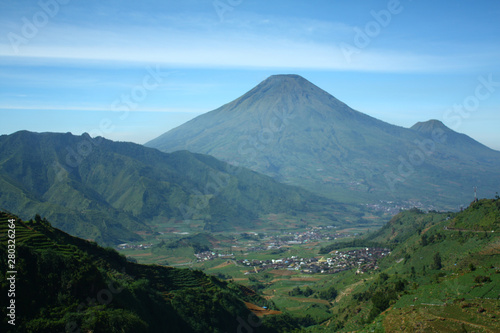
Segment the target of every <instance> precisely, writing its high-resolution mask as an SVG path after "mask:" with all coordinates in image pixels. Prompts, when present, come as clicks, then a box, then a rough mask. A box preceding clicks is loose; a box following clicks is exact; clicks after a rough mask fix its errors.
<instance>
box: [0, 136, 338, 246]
mask: <svg viewBox="0 0 500 333" xmlns="http://www.w3.org/2000/svg"><path fill="white" fill-rule="evenodd" d="M314 204H317V205H319V206H325V207H331V206H332V205H333V206H335V202H333V201H332V200H327V199H324V198H321V197H319V196H317V195H314V194H311V193H310V192H307V191H305V190H303V189H301V188H297V187H292V186H288V185H283V184H281V183H278V182H277V181H275V180H273V179H272V178H270V177H267V176H263V175H259V174H257V173H255V172H253V171H250V170H248V169H245V168H237V167H232V166H230V165H228V164H227V163H224V162H221V161H218V160H217V159H215V158H213V157H211V156H208V155H200V154H193V153H190V152H188V151H178V152H175V153H172V154H166V153H163V152H160V151H158V150H156V149H151V148H146V147H144V146H141V145H137V144H133V143H125V142H113V141H109V140H106V139H104V138H100V137H98V138H91V137H90V136H89V135H88V134H84V135H82V136H74V135H72V134H70V133H67V134H57V133H31V132H27V131H21V132H17V133H14V134H12V135H3V136H0V208H3V209H5V210H7V211H10V212H13V213H17V214H19V215H20V216H21V217H22V218H25V219H29V218H33V217H34V216H35V214H37V213H38V214H41V215H42V216H45V217H47V218H48V219H50V220H51V221H52V223H54V225H55V226H57V227H58V228H61V229H62V230H64V231H66V232H69V233H71V234H73V235H77V236H79V237H83V238H86V239H92V240H95V241H97V242H99V243H100V244H117V243H120V242H128V241H134V240H141V236H140V234H152V233H154V231H155V230H154V229H153V228H152V226H153V225H156V226H161V225H164V224H167V223H170V225H177V226H178V225H182V224H187V225H194V224H196V225H198V226H199V229H200V230H198V231H203V230H204V231H221V230H235V229H244V230H248V229H249V228H253V227H255V223H256V221H257V219H258V218H259V217H261V216H263V215H265V214H270V213H276V214H278V213H285V214H295V213H297V212H308V211H311V208H310V206H311V205H314Z"/></svg>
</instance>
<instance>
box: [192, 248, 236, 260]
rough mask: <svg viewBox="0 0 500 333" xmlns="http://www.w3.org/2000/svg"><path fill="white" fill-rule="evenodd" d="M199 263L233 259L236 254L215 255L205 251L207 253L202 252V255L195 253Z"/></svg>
mask: <svg viewBox="0 0 500 333" xmlns="http://www.w3.org/2000/svg"><path fill="white" fill-rule="evenodd" d="M194 255H195V257H196V259H197V261H198V262H201V261H207V260H213V259H216V258H233V257H234V254H232V253H231V254H221V253H215V252H212V251H205V252H200V253H195V254H194Z"/></svg>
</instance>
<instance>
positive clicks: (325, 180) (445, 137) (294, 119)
mask: <svg viewBox="0 0 500 333" xmlns="http://www.w3.org/2000/svg"><path fill="white" fill-rule="evenodd" d="M435 125H436V124H434V125H432V122H431V123H427V124H426V125H425V124H417V125H415V126H414V127H413V128H411V129H407V128H402V127H398V126H394V125H390V124H388V123H385V122H383V121H380V120H377V119H375V118H372V117H370V116H368V115H365V114H363V113H360V112H358V111H355V110H353V109H351V108H350V107H349V106H347V105H346V104H344V103H342V102H340V101H339V100H337V99H336V98H335V97H333V96H331V95H330V94H328V93H327V92H325V91H324V90H322V89H320V88H318V87H316V86H315V85H313V84H312V83H310V82H309V81H307V80H306V79H304V78H302V77H300V76H298V75H275V76H271V77H269V78H268V79H266V80H265V81H263V82H262V83H260V84H259V85H257V86H256V87H255V88H253V89H252V90H250V91H249V92H247V93H246V94H244V95H243V96H241V97H240V98H238V99H236V100H234V101H232V102H230V103H228V104H226V105H224V106H222V107H220V108H218V109H216V110H214V111H211V112H208V113H206V114H203V115H201V116H199V117H197V118H195V119H193V120H191V121H189V122H187V123H185V124H183V125H181V126H179V127H177V128H175V129H172V130H171V131H169V132H167V133H165V134H163V135H161V136H160V137H158V138H156V139H154V140H152V141H150V142H148V143H147V144H146V145H147V146H150V147H155V148H158V149H160V150H163V151H167V152H172V151H176V150H179V149H186V150H189V151H192V152H197V153H204V154H210V155H212V156H214V157H216V158H218V159H221V160H223V161H227V162H231V163H234V164H238V165H242V166H245V167H249V168H251V169H252V170H255V171H258V172H260V173H264V174H267V175H270V176H272V177H274V178H276V179H277V180H279V181H281V182H285V183H289V184H293V185H299V186H302V187H304V188H306V189H308V190H311V191H315V192H316V193H321V194H323V195H327V196H329V197H332V198H335V199H337V200H339V201H343V202H362V203H366V202H374V201H378V200H380V199H383V198H385V199H386V200H406V201H408V200H413V201H415V200H417V201H422V202H424V203H425V204H426V206H431V205H435V206H436V207H438V208H440V209H442V208H456V207H457V206H458V204H459V203H464V202H468V201H470V200H469V198H470V192H471V189H472V187H473V186H478V187H480V188H481V189H482V191H483V193H484V195H485V196H492V195H493V194H494V193H495V192H496V191H497V190H498V188H499V187H500V177H499V176H500V173H499V171H498V170H499V169H500V168H499V166H500V152H497V151H493V150H491V149H489V148H487V147H485V146H483V145H481V144H479V143H477V142H475V141H474V140H472V139H470V138H468V137H466V136H465V135H462V134H458V133H455V132H453V131H452V130H450V129H448V128H446V127H445V126H444V125H442V124H441V125H442V126H441V125H440V126H438V127H436V128H434V127H435ZM433 126H434V127H433ZM433 133H434V135H433ZM429 140H430V141H429ZM425 187H432V188H433V191H432V193H430V191H428V190H427V189H426V188H425ZM436 194H437V195H436Z"/></svg>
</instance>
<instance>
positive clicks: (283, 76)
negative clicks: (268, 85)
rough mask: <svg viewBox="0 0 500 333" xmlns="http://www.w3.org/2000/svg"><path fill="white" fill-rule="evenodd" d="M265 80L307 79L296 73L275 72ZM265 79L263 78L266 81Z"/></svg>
mask: <svg viewBox="0 0 500 333" xmlns="http://www.w3.org/2000/svg"><path fill="white" fill-rule="evenodd" d="M267 80H270V81H283V80H301V81H307V80H306V79H304V78H303V77H302V76H300V75H297V74H275V75H271V76H270V77H268V78H267ZM267 80H265V81H267Z"/></svg>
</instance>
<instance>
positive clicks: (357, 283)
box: [334, 277, 373, 303]
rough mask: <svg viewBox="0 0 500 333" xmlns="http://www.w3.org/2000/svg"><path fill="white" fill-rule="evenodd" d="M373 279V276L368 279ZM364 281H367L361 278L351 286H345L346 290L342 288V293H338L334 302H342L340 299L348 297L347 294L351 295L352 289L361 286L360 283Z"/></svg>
mask: <svg viewBox="0 0 500 333" xmlns="http://www.w3.org/2000/svg"><path fill="white" fill-rule="evenodd" d="M371 279H373V277H371V278H369V279H367V280H366V281H368V280H371ZM362 283H365V282H364V281H363V280H360V281H358V282H356V283H354V284H351V285H350V286H349V287H347V288H345V289H344V290H342V291H341V292H340V294H338V296H337V298H335V301H334V303H338V302H340V301H341V300H342V299H343V298H344V297H346V296H348V295H350V294H351V293H352V291H353V290H354V288H356V287H357V286H359V285H360V284H362Z"/></svg>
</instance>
